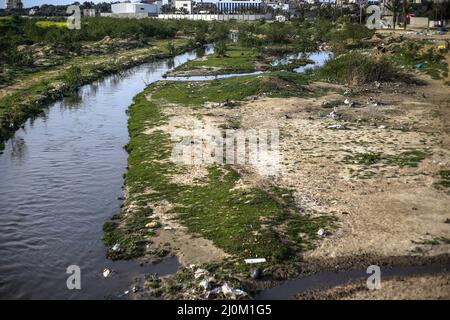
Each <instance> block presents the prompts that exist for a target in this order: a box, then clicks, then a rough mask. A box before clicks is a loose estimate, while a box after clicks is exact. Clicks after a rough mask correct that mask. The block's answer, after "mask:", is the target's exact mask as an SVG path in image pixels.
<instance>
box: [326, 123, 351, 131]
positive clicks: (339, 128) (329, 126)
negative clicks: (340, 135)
mask: <svg viewBox="0 0 450 320" xmlns="http://www.w3.org/2000/svg"><path fill="white" fill-rule="evenodd" d="M326 128H327V129H334V130H345V129H347V127H346V126H344V125H343V124H339V123H337V124H330V125H328V126H326Z"/></svg>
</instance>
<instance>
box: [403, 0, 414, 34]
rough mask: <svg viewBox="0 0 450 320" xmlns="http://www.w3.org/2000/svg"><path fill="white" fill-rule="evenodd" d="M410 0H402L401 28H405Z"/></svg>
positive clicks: (410, 4)
mask: <svg viewBox="0 0 450 320" xmlns="http://www.w3.org/2000/svg"><path fill="white" fill-rule="evenodd" d="M411 6H412V3H411V0H402V11H403V29H404V30H406V20H407V16H408V12H409V10H410V9H411Z"/></svg>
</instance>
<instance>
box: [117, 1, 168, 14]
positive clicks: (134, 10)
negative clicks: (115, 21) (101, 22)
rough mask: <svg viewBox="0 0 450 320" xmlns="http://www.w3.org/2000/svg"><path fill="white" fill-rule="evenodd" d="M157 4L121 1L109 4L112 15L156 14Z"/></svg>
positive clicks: (157, 10) (157, 11)
mask: <svg viewBox="0 0 450 320" xmlns="http://www.w3.org/2000/svg"><path fill="white" fill-rule="evenodd" d="M159 8H160V5H159V4H148V3H130V2H121V3H113V4H111V12H112V16H123V17H125V16H128V17H138V16H139V17H140V16H149V15H157V14H158V13H159Z"/></svg>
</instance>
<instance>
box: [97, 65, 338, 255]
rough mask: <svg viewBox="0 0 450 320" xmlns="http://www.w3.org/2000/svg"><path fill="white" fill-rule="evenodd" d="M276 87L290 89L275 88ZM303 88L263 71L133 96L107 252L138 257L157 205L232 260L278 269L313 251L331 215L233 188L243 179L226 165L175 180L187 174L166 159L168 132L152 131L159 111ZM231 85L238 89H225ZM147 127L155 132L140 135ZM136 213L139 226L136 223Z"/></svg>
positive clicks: (293, 79) (270, 194)
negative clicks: (120, 202) (118, 208)
mask: <svg viewBox="0 0 450 320" xmlns="http://www.w3.org/2000/svg"><path fill="white" fill-rule="evenodd" d="M280 81H281V83H286V82H287V83H289V84H291V85H290V86H285V85H283V86H280V85H279V84H280ZM307 83H308V81H307V79H306V78H305V77H303V76H302V75H297V74H287V73H269V74H267V75H264V76H245V77H236V78H228V79H221V80H214V81H207V82H194V83H190V82H173V81H163V82H158V83H156V84H154V85H151V86H150V87H148V88H147V89H146V90H145V91H144V92H143V93H141V94H139V95H137V96H136V97H135V98H134V102H133V104H132V105H131V106H130V108H129V111H128V113H129V123H128V128H129V132H130V142H129V143H128V144H127V146H126V150H127V151H128V153H129V158H128V172H127V174H126V187H127V199H126V203H125V207H124V209H123V211H122V214H121V216H120V219H121V223H120V225H119V226H117V227H115V228H114V229H109V228H106V230H105V236H104V239H105V242H106V244H107V245H108V247H111V246H112V245H114V244H115V243H116V242H118V243H120V248H121V250H120V251H122V250H123V252H124V253H126V254H124V255H121V254H120V251H119V252H115V254H114V255H113V256H116V257H124V258H127V257H134V256H138V255H142V254H144V251H143V250H144V248H145V246H146V244H149V243H151V236H152V235H153V231H154V229H152V230H151V231H149V230H148V229H149V228H146V227H145V226H146V225H147V224H148V223H149V222H150V221H151V220H152V219H153V218H152V212H151V209H150V208H151V207H152V205H154V204H155V203H160V202H162V201H167V202H169V203H171V204H172V205H173V206H172V208H171V209H170V211H169V214H171V215H173V216H175V217H176V219H178V220H179V221H180V223H181V224H182V225H184V226H186V227H187V228H188V231H190V232H191V233H193V234H198V235H201V236H202V237H204V238H206V239H209V240H211V241H212V242H213V243H214V244H215V245H216V246H217V247H219V248H221V249H223V250H224V251H225V252H226V253H228V254H231V255H232V256H234V257H240V258H249V257H265V258H266V259H267V260H268V261H269V262H270V263H280V262H282V261H288V260H289V259H292V258H294V257H295V256H296V255H297V254H298V253H300V252H302V251H304V250H308V249H310V248H312V247H314V243H315V242H316V241H317V240H319V238H320V236H319V235H318V234H317V231H318V230H319V229H321V228H325V229H326V228H329V227H330V228H331V226H332V225H333V223H334V218H333V217H332V216H330V215H328V214H325V213H318V212H314V213H312V214H310V213H303V212H300V210H299V208H297V206H296V204H295V201H294V199H293V196H292V195H290V193H289V190H284V189H281V188H275V187H271V188H270V187H269V188H261V187H256V186H253V187H251V188H248V189H245V191H243V190H239V189H238V188H236V186H237V184H238V181H239V180H240V178H241V174H240V173H239V172H238V171H237V170H236V169H235V168H233V166H230V165H210V166H208V167H207V177H206V179H205V180H206V181H203V182H202V184H199V185H185V184H179V183H176V182H174V181H173V179H172V177H173V176H174V175H175V174H179V173H183V172H184V171H186V170H188V169H187V168H186V167H181V166H178V165H176V164H175V163H172V162H171V161H170V156H171V150H172V145H173V142H172V141H171V139H170V133H169V132H165V131H162V130H158V128H157V127H158V126H160V125H162V124H164V123H166V122H167V120H168V118H167V116H166V115H165V114H164V112H163V109H164V106H165V105H167V104H173V103H176V104H178V105H180V106H183V107H185V108H194V109H196V108H201V107H202V105H203V104H204V103H206V102H214V101H223V99H227V98H228V99H233V100H243V99H245V98H247V97H250V96H254V95H258V94H261V93H263V92H264V93H267V94H268V95H273V96H293V95H304V94H309V92H308V91H306V90H304V89H303V85H305V84H307ZM194 87H195V90H194ZM232 87H234V88H240V89H242V90H229V89H230V88H232ZM223 93H228V94H225V96H224V94H223ZM150 95H151V100H150V101H149V100H148V99H147V97H148V96H150ZM149 128H153V129H155V130H151V133H149V132H145V131H146V130H148V129H149ZM280 194H283V195H287V196H283V197H282V196H280ZM130 208H132V209H130ZM145 212H147V213H145ZM135 214H137V215H138V216H139V217H141V218H142V220H139V219H135V217H134V215H135ZM136 221H139V222H138V223H137V225H136V223H135V222H136ZM130 225H131V226H132V227H131V232H130V227H129V226H130ZM130 252H132V254H130Z"/></svg>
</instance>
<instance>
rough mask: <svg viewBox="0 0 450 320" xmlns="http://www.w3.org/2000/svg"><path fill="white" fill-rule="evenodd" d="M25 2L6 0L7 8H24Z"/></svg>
mask: <svg viewBox="0 0 450 320" xmlns="http://www.w3.org/2000/svg"><path fill="white" fill-rule="evenodd" d="M22 8H23V4H22V1H21V0H6V9H9V10H11V9H22Z"/></svg>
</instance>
